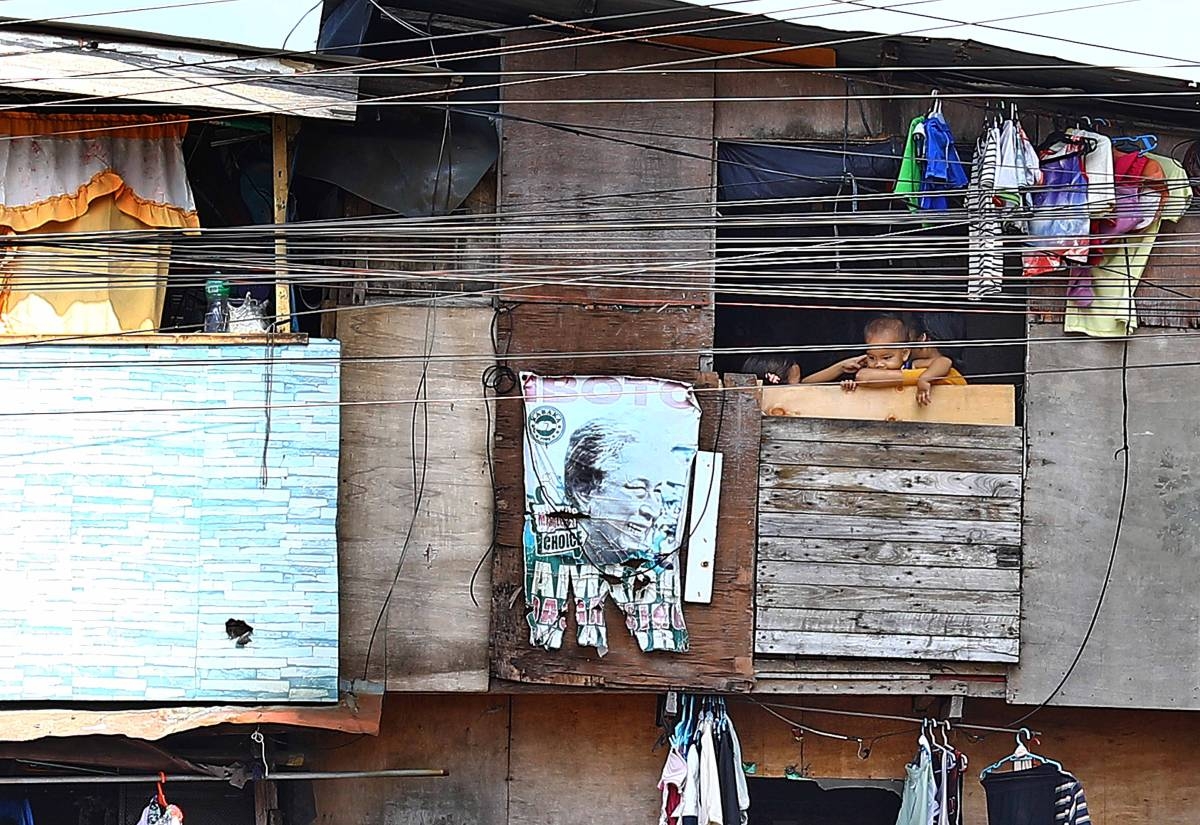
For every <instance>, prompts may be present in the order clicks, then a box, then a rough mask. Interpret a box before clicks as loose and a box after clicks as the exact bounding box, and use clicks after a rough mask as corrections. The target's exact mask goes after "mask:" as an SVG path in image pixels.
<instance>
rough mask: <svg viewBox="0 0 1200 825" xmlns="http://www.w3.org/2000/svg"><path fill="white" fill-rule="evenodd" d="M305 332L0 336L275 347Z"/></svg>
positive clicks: (15, 341) (3, 341) (4, 339)
mask: <svg viewBox="0 0 1200 825" xmlns="http://www.w3.org/2000/svg"><path fill="white" fill-rule="evenodd" d="M307 343H308V333H305V332H273V333H266V332H245V333H244V332H182V333H165V332H129V333H126V334H124V335H0V347H2V346H10V345H11V346H19V345H22V344H38V345H63V346H67V345H77V346H89V347H90V346H126V347H163V346H193V347H200V346H203V347H213V346H245V345H247V344H261V345H263V346H266V345H267V344H275V345H277V346H294V345H305V344H307Z"/></svg>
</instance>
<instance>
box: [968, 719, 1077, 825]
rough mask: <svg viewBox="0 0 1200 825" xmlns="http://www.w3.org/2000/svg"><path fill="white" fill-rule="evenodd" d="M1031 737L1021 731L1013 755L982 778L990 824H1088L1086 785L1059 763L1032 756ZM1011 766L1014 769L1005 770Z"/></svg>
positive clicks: (1001, 761) (984, 772)
mask: <svg viewBox="0 0 1200 825" xmlns="http://www.w3.org/2000/svg"><path fill="white" fill-rule="evenodd" d="M1032 737H1033V735H1032V734H1031V733H1030V732H1029V731H1028V730H1027V729H1025V728H1022V729H1021V730H1020V731H1019V732H1018V733H1017V747H1016V749H1015V750H1014V751H1013V752H1012V754H1010V755H1009V756H1006V757H1004V758H1003V759H1001V760H1000V761H998V762H996V763H995V764H992V765H989V766H988V767H986V768H984V770H983V773H981V774H980V775H979V779H980V782H981V783H982V784H983V789H984V793H985V795H986V796H987V812H988V825H1089V823H1090V822H1091V817H1090V816H1089V814H1088V806H1087V797H1086V796H1085V794H1084V792H1083V785H1082V784H1081V783H1080V782H1079V780H1078V779H1076V778H1075V777H1074V776H1073V775H1072V774H1070V773H1068V772H1067V771H1066V770H1065V769H1064V768H1063V766H1062V764H1061V763H1060V762H1058V761H1056V760H1054V759H1049V758H1047V757H1045V756H1039V755H1038V754H1036V753H1031V752H1030V751H1029V749H1028V747H1026V743H1027V742H1029V741H1031V740H1032ZM1034 762H1038V763H1040V764H1037V765H1034ZM1008 764H1012V765H1013V769H1012V770H1011V771H1002V770H1001V768H1003V767H1004V766H1005V765H1008Z"/></svg>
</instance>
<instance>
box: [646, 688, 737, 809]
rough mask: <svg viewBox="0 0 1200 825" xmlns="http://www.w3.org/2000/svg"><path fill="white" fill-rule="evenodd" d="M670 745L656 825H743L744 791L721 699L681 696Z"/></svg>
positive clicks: (732, 731) (732, 733)
mask: <svg viewBox="0 0 1200 825" xmlns="http://www.w3.org/2000/svg"><path fill="white" fill-rule="evenodd" d="M670 742H671V752H670V753H668V754H667V762H666V764H665V765H664V766H663V773H662V778H661V779H660V780H659V785H658V787H659V789H660V791H661V792H662V798H663V807H662V810H661V812H660V814H659V823H660V825H746V823H747V822H748V821H749V811H750V791H749V787H748V785H747V782H746V776H745V771H744V769H743V767H742V747H741V743H740V742H739V741H738V737H737V730H736V729H735V728H734V726H733V720H732V719H730V718H729V715H728V714H727V713H726V711H725V700H724V699H721V698H716V697H696V696H690V695H687V694H683V695H682V697H681V699H680V715H679V720H678V722H677V723H676V725H675V727H674V730H673V731H672V733H671V736H670Z"/></svg>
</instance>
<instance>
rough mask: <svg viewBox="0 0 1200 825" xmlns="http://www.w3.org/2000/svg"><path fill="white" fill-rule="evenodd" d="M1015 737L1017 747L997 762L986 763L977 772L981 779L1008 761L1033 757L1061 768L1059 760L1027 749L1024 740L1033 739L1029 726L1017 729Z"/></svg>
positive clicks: (1019, 760) (1026, 759)
mask: <svg viewBox="0 0 1200 825" xmlns="http://www.w3.org/2000/svg"><path fill="white" fill-rule="evenodd" d="M1021 737H1024V741H1022V739H1021ZM1016 738H1017V747H1016V748H1015V749H1014V750H1013V752H1012V753H1011V754H1009V755H1008V756H1006V757H1004V758H1003V759H1001V760H999V761H997V762H993V763H992V764H991V765H988V766H987V767H986V768H984V769H983V771H982V773H980V774H979V778H980V779H983V778H984V777H985V776H987V775H988V774H990V773H992V772H993V771H996V770H998V769H999V768H1002V767H1003V766H1005V765H1007V764H1008V763H1010V762H1024V761H1030V760H1033V759H1036V760H1038V761H1039V762H1041V763H1042V764H1043V765H1053V766H1054V767H1056V768H1058V769H1059V770H1060V771H1061V770H1063V766H1062V763H1061V762H1059V761H1057V760H1055V759H1050V758H1049V757H1046V756H1040V755H1039V754H1036V753H1033V752H1031V751H1030V750H1029V748H1027V747H1026V746H1025V743H1026V742H1030V741H1032V740H1033V733H1032V732H1030V730H1029V728H1021V729H1020V730H1019V731H1017V737H1016Z"/></svg>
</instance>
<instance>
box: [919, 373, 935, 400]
mask: <svg viewBox="0 0 1200 825" xmlns="http://www.w3.org/2000/svg"><path fill="white" fill-rule="evenodd" d="M932 400H933V382H932V381H928V380H926V379H925V378H924V377H921V378H918V379H917V403H918V404H920V405H921V406H922V407H928V406H929V402H930V401H932Z"/></svg>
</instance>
